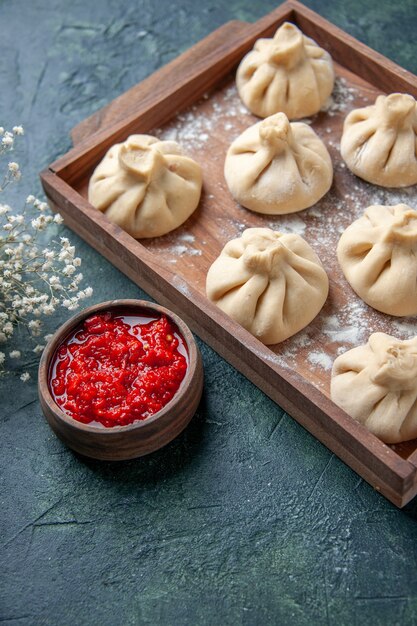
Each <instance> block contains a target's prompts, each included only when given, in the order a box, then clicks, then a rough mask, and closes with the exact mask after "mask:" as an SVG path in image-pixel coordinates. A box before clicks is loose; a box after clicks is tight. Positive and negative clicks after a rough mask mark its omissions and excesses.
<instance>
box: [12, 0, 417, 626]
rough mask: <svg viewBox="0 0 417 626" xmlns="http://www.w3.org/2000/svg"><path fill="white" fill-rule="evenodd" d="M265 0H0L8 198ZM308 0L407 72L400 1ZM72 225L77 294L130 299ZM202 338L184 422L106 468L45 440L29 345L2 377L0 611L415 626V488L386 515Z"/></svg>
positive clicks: (27, 621) (261, 9)
mask: <svg viewBox="0 0 417 626" xmlns="http://www.w3.org/2000/svg"><path fill="white" fill-rule="evenodd" d="M276 4H277V3H276V2H274V1H267V0H263V1H262V0H258V1H257V2H253V0H228V1H227V2H225V3H221V2H219V1H216V0H205V1H204V2H199V3H196V2H194V1H193V0H177V1H172V0H156V1H155V0H152V1H151V0H141V1H136V2H135V1H132V0H101V1H99V0H95V1H94V0H72V1H71V2H67V0H49V1H48V0H32V1H30V0H26V1H25V0H14V1H10V0H7V1H6V0H0V124H2V125H4V126H6V127H10V126H12V125H13V124H18V123H21V124H23V125H24V126H25V129H26V135H25V137H24V138H23V140H22V141H21V142H20V148H19V149H18V150H17V154H16V158H17V160H19V161H20V163H21V165H22V167H23V168H24V172H25V177H24V179H23V181H22V183H21V184H20V186H19V187H20V188H19V190H16V191H14V192H13V193H12V200H13V202H14V204H15V205H16V204H17V203H18V199H19V198H20V200H23V199H24V198H25V197H26V195H27V194H28V193H38V192H39V183H38V180H37V173H38V171H39V170H40V169H41V168H43V167H45V166H46V165H47V164H48V163H50V162H51V161H52V160H54V159H55V158H56V157H57V156H58V155H59V154H62V153H64V152H66V151H67V150H68V148H69V147H70V140H69V136H68V132H69V130H70V129H71V127H72V126H74V125H75V124H76V123H77V122H78V121H80V120H82V119H83V118H85V117H86V116H88V115H89V114H90V113H92V112H93V111H95V110H96V109H98V108H99V107H101V106H102V105H104V104H105V103H107V102H108V101H110V100H111V99H112V98H114V97H115V96H116V95H118V94H119V93H121V92H122V91H124V90H126V89H127V88H129V87H130V86H131V85H133V84H134V83H137V82H138V81H140V80H141V79H143V78H144V77H145V76H147V75H148V74H150V73H151V72H153V71H154V70H155V69H157V68H158V67H160V66H161V65H162V64H164V63H166V62H167V61H169V60H170V59H172V58H174V57H175V56H177V55H178V54H179V53H180V52H181V51H183V50H185V49H187V48H188V47H190V46H191V45H192V44H193V43H195V42H197V41H198V40H199V39H201V38H202V37H204V36H205V35H207V34H208V33H209V32H210V31H212V30H213V29H214V28H216V27H217V26H219V25H221V24H223V23H224V22H226V21H228V20H230V19H235V18H238V19H244V20H248V21H251V20H255V19H257V18H258V17H260V16H262V15H263V14H265V13H267V12H268V11H270V10H271V9H273V8H275V6H276ZM307 4H308V6H310V7H311V8H313V9H314V10H316V11H318V12H319V13H321V14H322V15H323V16H324V17H327V18H328V19H330V20H331V21H333V22H334V23H335V24H337V25H338V26H340V27H342V28H344V29H345V30H346V31H348V32H349V33H351V34H352V35H354V36H356V37H358V38H359V39H360V40H362V41H364V42H365V43H367V44H368V45H370V46H372V47H373V48H375V49H376V50H379V51H380V52H382V53H384V54H386V55H387V56H388V57H390V58H391V59H393V60H395V61H396V62H398V63H400V64H401V65H403V66H404V67H406V68H407V69H409V70H411V71H414V72H417V55H416V52H417V45H416V40H415V33H416V30H417V3H416V2H415V0H406V1H403V2H395V3H394V2H392V1H391V0H372V1H370V2H367V3H364V2H363V0H348V1H342V0H338V1H332V0H309V1H308V2H307ZM64 231H65V229H62V232H64ZM65 234H67V233H65ZM70 236H71V239H72V241H73V242H74V243H76V245H77V249H78V252H79V253H80V254H81V256H82V258H83V268H82V270H83V273H84V275H85V277H86V283H88V284H91V285H92V286H93V287H94V289H95V294H94V298H93V299H92V301H93V302H94V301H97V302H98V301H101V300H105V299H110V298H117V297H121V298H128V297H146V295H145V294H143V293H141V292H140V291H139V290H138V288H137V287H136V286H134V285H133V284H132V283H130V282H129V281H128V280H127V279H126V278H125V277H124V276H123V275H122V274H120V273H119V272H118V271H117V270H116V269H115V268H114V267H112V266H111V265H110V264H109V263H108V262H107V261H105V260H104V259H103V258H102V257H101V256H99V255H98V254H97V253H95V252H94V251H93V250H91V249H90V248H89V247H88V246H87V245H86V244H84V243H83V242H82V241H80V240H79V239H78V238H77V237H76V236H75V235H73V234H70ZM67 317H68V313H67V312H66V311H65V310H62V311H61V312H60V313H59V314H57V315H56V316H55V318H53V319H49V320H47V321H48V325H47V330H48V331H53V330H54V329H55V328H56V327H57V325H58V324H59V323H60V322H62V321H64V320H65V319H66V318H67ZM16 343H17V345H16V347H22V346H23V345H24V337H22V338H21V339H20V340H19V339H17V340H16ZM200 345H201V344H200ZM201 349H202V352H203V358H204V366H205V374H206V382H205V393H204V396H203V401H202V403H201V406H200V408H199V411H198V415H197V416H196V418H195V419H194V420H193V422H192V423H191V425H190V426H189V428H188V429H187V430H186V432H185V433H184V434H183V435H182V436H180V437H179V438H178V439H177V440H176V441H175V442H173V443H172V444H171V445H169V446H168V447H167V448H166V449H164V450H162V451H160V452H158V453H155V454H153V455H151V456H149V457H147V458H143V459H140V460H137V461H132V462H127V463H121V464H118V465H114V464H109V463H101V462H94V461H87V460H85V459H81V458H79V457H77V456H75V455H74V454H73V453H72V452H70V451H69V450H68V449H66V448H65V447H64V446H63V445H62V444H61V443H60V442H59V441H58V440H57V439H56V438H55V436H54V435H53V434H52V432H51V431H50V430H49V428H48V426H47V424H46V422H45V421H44V419H43V417H42V414H41V411H40V408H39V405H38V402H37V396H36V385H35V379H36V359H35V358H34V357H33V356H31V355H30V353H29V352H27V353H26V357H25V359H24V362H23V364H20V365H19V366H17V365H16V366H15V368H16V369H15V371H14V372H13V373H12V374H11V375H10V376H9V377H7V378H6V379H3V380H1V381H0V398H1V408H2V410H1V418H0V423H1V426H0V428H1V430H0V441H1V453H0V469H1V502H0V511H1V533H0V543H1V546H2V547H1V554H0V563H1V569H0V571H1V574H0V622H1V623H2V624H5V625H7V626H24V625H32V624H33V625H36V626H38V625H41V624H51V625H54V626H55V625H67V624H68V625H78V624H102V625H111V626H118V625H119V624H120V625H124V624H126V625H130V624H169V625H170V624H178V625H180V626H181V625H182V624H184V625H190V626H191V625H192V626H195V625H198V624H222V625H223V624H224V625H228V624H233V625H234V624H243V625H251V624H301V625H302V624H349V625H350V624H372V625H378V624H387V625H390V626H391V625H394V624H417V500H415V501H414V502H412V503H410V504H409V505H408V506H407V507H406V508H405V509H404V510H403V511H399V510H397V509H396V508H395V507H394V506H393V505H391V504H390V503H389V502H388V501H386V500H385V499H384V498H383V497H382V496H380V495H378V494H377V493H376V492H374V491H373V490H372V488H371V487H370V486H369V485H367V484H366V483H364V481H362V480H361V479H360V478H359V477H358V476H357V475H356V474H355V473H354V472H353V471H351V470H350V469H349V468H348V467H346V466H345V465H344V464H343V463H342V462H341V461H339V460H338V459H337V458H336V457H335V456H334V455H332V454H331V453H330V452H329V451H328V450H327V449H326V448H324V447H323V446H322V445H321V444H319V443H318V442H317V441H316V440H315V439H314V438H313V437H311V436H310V435H309V434H308V433H307V432H305V431H304V430H303V429H302V428H301V427H300V426H299V425H298V424H297V423H295V422H294V421H293V420H292V419H291V418H290V417H288V416H287V415H286V414H283V413H282V411H281V410H280V409H279V408H278V407H277V406H276V405H275V404H274V403H272V402H271V401H270V400H269V399H268V398H266V397H265V396H264V395H263V394H262V393H261V392H260V391H259V390H258V389H257V388H256V387H254V386H253V385H252V384H251V383H249V382H248V381H247V380H245V379H244V378H243V377H242V376H241V375H240V374H238V373H237V372H236V371H235V370H234V369H233V368H232V367H230V366H229V365H228V364H227V363H225V362H224V361H223V360H222V359H220V358H219V357H218V356H217V355H216V354H215V353H214V352H213V351H212V350H210V349H209V348H207V347H206V346H204V345H201ZM26 368H29V371H30V372H31V374H32V382H30V383H29V384H24V383H22V382H21V381H20V380H19V375H20V373H21V371H22V370H23V369H26Z"/></svg>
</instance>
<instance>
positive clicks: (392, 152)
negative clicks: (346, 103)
mask: <svg viewBox="0 0 417 626" xmlns="http://www.w3.org/2000/svg"><path fill="white" fill-rule="evenodd" d="M416 142H417V103H416V101H415V100H414V98H413V96H409V95H407V94H404V93H392V94H390V95H389V96H378V98H377V99H376V101H375V104H373V105H372V106H368V107H364V108H363V109H355V110H354V111H352V112H351V113H349V115H348V116H347V118H346V120H345V123H344V126H343V136H342V141H341V144H340V150H341V153H342V157H343V159H344V160H345V161H346V165H347V166H348V168H349V169H350V170H351V171H352V172H353V173H354V174H356V175H357V176H359V177H360V178H363V179H364V180H367V181H368V182H370V183H374V184H375V185H381V186H382V187H406V186H408V185H415V184H416V183H417V155H416Z"/></svg>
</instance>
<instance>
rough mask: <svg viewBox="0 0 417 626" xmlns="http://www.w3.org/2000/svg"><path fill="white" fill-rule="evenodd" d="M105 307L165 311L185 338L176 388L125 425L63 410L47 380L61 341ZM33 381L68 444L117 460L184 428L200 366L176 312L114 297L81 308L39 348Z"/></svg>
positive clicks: (199, 386)
mask: <svg viewBox="0 0 417 626" xmlns="http://www.w3.org/2000/svg"><path fill="white" fill-rule="evenodd" d="M109 310H120V311H123V312H125V311H131V310H134V311H136V312H139V313H142V312H145V313H148V314H149V313H151V314H153V313H156V314H157V315H158V314H159V315H162V314H164V315H166V316H167V317H168V318H169V319H171V320H172V321H173V322H174V323H175V324H176V326H177V327H178V329H179V332H180V333H181V335H182V337H183V339H184V341H185V344H186V346H187V351H188V358H189V363H188V367H187V372H186V374H185V377H184V379H183V381H182V383H181V386H180V388H179V390H178V391H177V393H176V394H175V396H174V397H173V399H172V400H171V401H170V402H169V403H168V404H167V405H166V406H165V407H164V408H163V409H162V410H161V411H159V412H158V413H156V414H155V415H153V416H152V417H149V418H148V419H146V420H143V421H137V422H134V423H133V424H129V425H128V426H116V427H114V428H102V427H97V426H94V425H91V424H82V423H81V422H77V421H76V420H74V419H72V418H71V417H69V416H68V415H66V414H65V413H64V412H63V411H62V410H61V409H60V408H59V407H58V406H57V404H56V403H55V402H54V400H53V398H52V395H51V393H50V390H49V384H48V381H49V371H50V364H51V361H52V359H53V357H54V355H55V352H56V350H57V348H58V347H59V345H60V344H61V343H62V341H63V340H65V338H66V337H67V336H68V335H69V334H70V333H71V332H72V331H73V330H74V329H75V328H76V327H77V326H79V324H80V323H81V322H82V321H83V320H84V319H86V317H88V316H89V315H91V314H93V313H97V312H99V311H109ZM38 381H39V382H38V394H39V400H40V404H41V407H42V410H43V412H44V415H45V417H46V419H47V421H48V423H49V425H50V426H51V428H52V430H53V431H54V432H55V434H56V435H57V436H58V437H59V438H60V439H61V440H62V441H63V442H64V443H65V444H66V445H67V446H68V447H70V448H72V449H73V450H75V451H76V452H78V453H79V454H82V455H84V456H87V457H91V458H94V459H101V460H106V461H122V460H127V459H134V458H137V457H139V456H144V455H145V454H149V453H151V452H154V451H155V450H158V449H159V448H162V447H163V446H165V445H166V444H168V443H169V442H170V441H172V440H173V439H175V437H177V436H178V435H179V434H180V433H181V432H182V431H183V430H184V428H185V427H186V426H187V424H188V423H189V422H190V420H191V418H192V417H193V415H194V414H195V412H196V410H197V407H198V404H199V402H200V398H201V394H202V391H203V366H202V360H201V355H200V351H199V349H198V346H197V344H196V343H195V340H194V337H193V335H192V334H191V332H190V330H189V329H188V328H187V326H186V325H185V324H184V322H183V321H182V320H181V319H180V318H179V317H178V316H177V315H175V314H172V312H171V311H168V310H167V309H165V308H164V307H161V306H159V305H157V304H152V303H150V302H145V301H143V300H113V301H110V302H103V303H101V304H99V305H94V306H91V307H88V308H87V309H84V310H83V311H82V312H80V313H78V314H77V315H75V316H74V317H72V318H71V319H70V320H69V321H68V322H66V323H65V324H64V325H63V326H61V328H59V329H58V331H57V332H56V333H55V335H54V336H53V338H52V339H51V341H50V342H49V343H48V345H47V347H46V348H45V350H44V352H43V354H42V358H41V361H40V364H39V377H38Z"/></svg>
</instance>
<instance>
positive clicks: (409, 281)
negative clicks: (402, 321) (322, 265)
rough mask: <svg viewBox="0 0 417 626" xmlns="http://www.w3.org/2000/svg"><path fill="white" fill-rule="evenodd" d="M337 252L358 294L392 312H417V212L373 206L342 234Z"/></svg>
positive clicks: (401, 205) (347, 276)
mask: <svg viewBox="0 0 417 626" xmlns="http://www.w3.org/2000/svg"><path fill="white" fill-rule="evenodd" d="M337 258H338V259H339V263H340V266H341V268H342V270H343V273H344V275H345V276H346V279H347V280H348V282H349V283H350V284H351V286H352V288H353V289H354V290H355V291H356V293H357V294H358V296H359V297H360V298H362V300H364V301H365V302H366V303H367V304H369V305H370V306H372V307H374V309H377V310H378V311H382V312H383V313H388V314H389V315H416V314H417V212H416V211H414V210H413V209H411V208H410V207H409V206H407V205H406V204H397V205H395V206H378V205H377V206H370V207H368V208H367V209H366V210H365V213H364V215H363V216H362V217H360V218H359V219H358V220H356V221H355V222H353V224H351V225H350V226H349V227H348V228H347V229H346V230H345V231H344V233H343V234H342V236H341V238H340V240H339V244H338V246H337Z"/></svg>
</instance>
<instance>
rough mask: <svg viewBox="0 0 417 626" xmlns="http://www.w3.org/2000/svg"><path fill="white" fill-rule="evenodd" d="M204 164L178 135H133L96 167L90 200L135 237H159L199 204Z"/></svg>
mask: <svg viewBox="0 0 417 626" xmlns="http://www.w3.org/2000/svg"><path fill="white" fill-rule="evenodd" d="M201 187H202V175H201V168H200V166H199V165H198V163H196V162H195V161H193V160H192V159H190V158H189V157H186V156H184V155H183V154H182V151H181V148H180V146H179V145H178V144H177V143H175V142H174V141H159V140H158V139H157V138H156V137H151V136H150V135H131V136H130V137H128V139H127V140H126V141H125V142H123V143H118V144H115V145H114V146H112V147H111V148H110V150H109V151H108V152H107V154H106V155H105V156H104V158H103V160H102V161H101V162H100V163H99V165H98V166H97V167H96V169H95V171H94V173H93V175H92V177H91V179H90V184H89V187H88V200H89V202H90V203H91V204H92V205H93V206H95V207H96V208H97V209H99V210H100V211H102V212H103V213H105V214H106V216H107V217H108V218H109V220H110V221H112V222H115V223H116V224H118V225H119V226H120V227H121V228H123V229H124V230H125V231H127V232H128V233H129V234H130V235H132V237H136V238H137V239H139V238H142V237H143V238H146V237H159V236H160V235H165V234H166V233H169V232H170V231H171V230H174V228H177V227H178V226H180V225H181V224H182V223H183V222H185V220H186V219H188V217H190V215H191V214H192V212H193V211H194V210H195V209H196V208H197V205H198V203H199V200H200V195H201Z"/></svg>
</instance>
